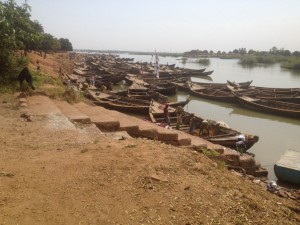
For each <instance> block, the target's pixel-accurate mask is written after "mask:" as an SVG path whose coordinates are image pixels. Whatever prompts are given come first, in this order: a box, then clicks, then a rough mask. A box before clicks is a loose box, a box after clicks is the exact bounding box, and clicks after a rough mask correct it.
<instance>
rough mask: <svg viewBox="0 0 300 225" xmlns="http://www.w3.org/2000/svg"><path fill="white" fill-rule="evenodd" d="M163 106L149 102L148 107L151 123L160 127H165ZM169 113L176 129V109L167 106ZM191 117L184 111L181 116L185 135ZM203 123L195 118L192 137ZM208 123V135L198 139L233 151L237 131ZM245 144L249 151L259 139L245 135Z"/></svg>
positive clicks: (197, 133) (172, 124)
mask: <svg viewBox="0 0 300 225" xmlns="http://www.w3.org/2000/svg"><path fill="white" fill-rule="evenodd" d="M163 108H164V105H162V104H159V103H158V102H155V101H153V102H151V104H150V107H149V116H150V119H151V121H152V122H154V123H157V124H158V125H160V126H166V121H165V117H164V113H163ZM169 113H170V120H171V127H172V128H173V129H175V128H176V122H177V118H176V109H175V108H173V107H171V106H169ZM190 117H191V114H190V113H188V112H186V111H184V113H183V116H182V124H181V125H180V128H179V129H180V130H181V131H184V132H186V133H189V119H190ZM203 121H204V119H203V118H201V117H199V116H196V117H195V128H196V129H195V132H194V134H193V135H195V136H199V130H200V126H201V123H202V122H203ZM207 121H208V123H209V135H208V136H206V137H204V136H199V137H200V138H203V139H205V140H207V141H210V142H212V143H214V144H219V145H222V146H225V147H228V148H232V149H235V148H236V142H237V139H238V137H239V136H240V135H241V134H242V133H241V132H239V131H236V130H234V129H232V128H229V127H228V126H225V125H222V124H223V123H220V122H218V121H215V120H209V119H208V120H207ZM246 136H247V144H246V150H248V149H250V148H251V147H252V146H253V145H254V144H255V143H256V142H257V141H258V140H259V137H258V136H256V135H250V134H247V135H246Z"/></svg>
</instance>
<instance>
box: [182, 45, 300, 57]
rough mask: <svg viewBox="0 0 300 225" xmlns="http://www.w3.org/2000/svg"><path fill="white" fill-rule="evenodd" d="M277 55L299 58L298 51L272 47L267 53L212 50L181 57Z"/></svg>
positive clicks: (188, 52) (299, 52)
mask: <svg viewBox="0 0 300 225" xmlns="http://www.w3.org/2000/svg"><path fill="white" fill-rule="evenodd" d="M247 54H248V55H269V54H271V55H279V56H297V57H299V56H300V51H294V52H290V50H285V49H283V48H281V49H278V48H277V47H272V48H271V49H270V50H269V51H255V50H253V49H250V50H249V51H247V49H246V48H239V49H234V50H233V51H228V52H225V51H217V52H214V51H212V50H210V51H208V50H199V49H197V50H191V51H187V52H184V53H183V56H187V57H198V56H218V55H219V56H220V55H233V56H234V55H236V56H238V55H247Z"/></svg>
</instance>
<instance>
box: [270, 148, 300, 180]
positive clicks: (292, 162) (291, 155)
mask: <svg viewBox="0 0 300 225" xmlns="http://www.w3.org/2000/svg"><path fill="white" fill-rule="evenodd" d="M274 172H275V175H276V177H277V178H278V179H279V180H282V181H286V182H289V183H292V184H300V152H297V151H293V150H287V151H286V152H285V153H284V154H283V155H282V156H281V157H280V159H279V160H278V161H277V162H276V163H275V165H274Z"/></svg>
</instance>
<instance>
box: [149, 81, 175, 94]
mask: <svg viewBox="0 0 300 225" xmlns="http://www.w3.org/2000/svg"><path fill="white" fill-rule="evenodd" d="M149 89H150V90H153V91H156V92H158V93H160V94H163V95H167V96H170V95H175V94H176V92H177V86H176V85H174V84H172V83H170V82H166V83H162V84H155V85H154V84H151V85H149Z"/></svg>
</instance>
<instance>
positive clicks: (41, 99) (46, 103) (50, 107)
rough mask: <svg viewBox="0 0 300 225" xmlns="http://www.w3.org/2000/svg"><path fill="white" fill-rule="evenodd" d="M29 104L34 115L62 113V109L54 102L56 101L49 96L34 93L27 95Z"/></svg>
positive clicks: (29, 109)
mask: <svg viewBox="0 0 300 225" xmlns="http://www.w3.org/2000/svg"><path fill="white" fill-rule="evenodd" d="M27 104H28V108H27V110H28V111H29V113H30V114H33V115H38V116H42V115H51V114H60V115H62V112H61V111H60V109H59V108H58V107H57V106H56V105H55V104H54V102H53V101H52V100H51V99H49V97H47V96H42V95H34V96H30V97H27Z"/></svg>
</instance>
